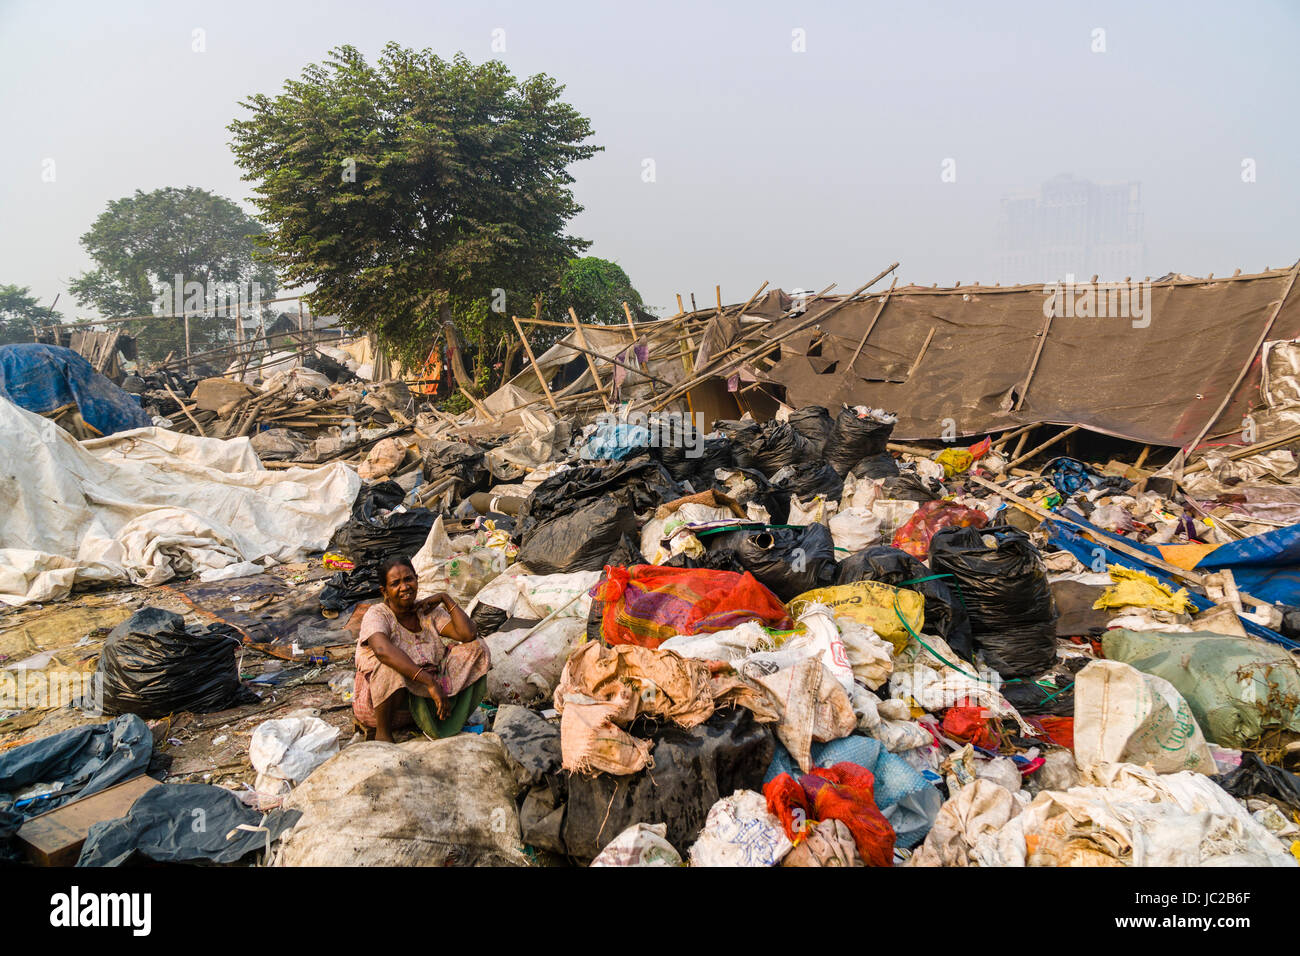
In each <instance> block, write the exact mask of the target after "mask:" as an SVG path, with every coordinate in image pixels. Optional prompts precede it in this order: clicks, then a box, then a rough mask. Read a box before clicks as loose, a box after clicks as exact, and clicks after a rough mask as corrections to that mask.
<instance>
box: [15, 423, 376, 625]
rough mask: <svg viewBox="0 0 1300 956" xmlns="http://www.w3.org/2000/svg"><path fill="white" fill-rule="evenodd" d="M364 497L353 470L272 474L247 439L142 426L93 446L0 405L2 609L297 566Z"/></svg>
mask: <svg viewBox="0 0 1300 956" xmlns="http://www.w3.org/2000/svg"><path fill="white" fill-rule="evenodd" d="M360 487H361V479H360V478H358V477H357V474H356V472H355V471H353V470H352V469H351V468H349V467H348V466H347V465H344V464H342V463H335V464H333V465H330V466H328V467H325V468H314V469H308V468H290V469H286V470H284V471H269V470H267V469H265V468H263V467H262V464H261V462H260V461H259V460H258V458H257V455H256V454H255V453H254V452H253V449H252V446H251V445H250V444H249V441H248V439H246V438H239V439H232V440H229V441H223V440H221V439H216V438H198V437H196V436H193V435H182V434H178V433H176V432H171V431H167V430H166V429H161V428H139V429H135V430H132V431H125V432H120V433H118V434H116V435H113V436H110V437H108V438H101V439H96V440H94V441H90V442H84V443H81V442H78V441H77V440H76V439H75V438H73V437H72V436H71V435H69V434H68V433H67V432H66V431H64V430H63V429H62V428H60V427H59V426H58V425H56V424H54V422H52V421H50V420H48V419H45V418H42V417H41V416H39V415H34V414H32V413H31V412H28V411H25V410H24V409H21V408H19V407H18V406H17V405H15V404H13V403H12V402H10V401H7V400H5V399H0V604H25V603H29V602H32V601H50V600H59V599H62V598H64V597H67V595H68V593H69V592H70V591H71V589H72V586H73V585H74V584H78V583H90V582H121V583H132V584H142V585H152V584H159V583H161V582H163V581H166V580H168V579H170V578H172V577H175V576H176V575H181V574H193V573H197V574H199V575H200V577H203V578H205V579H207V580H212V579H214V578H219V577H223V576H229V575H230V574H231V573H232V572H233V571H235V570H236V568H237V566H239V565H249V563H250V562H259V563H260V564H262V565H269V564H274V563H279V562H284V561H292V560H295V559H298V558H301V557H303V556H304V555H306V554H308V553H310V552H313V551H320V550H323V549H324V547H325V545H326V544H327V543H328V542H329V539H330V536H331V535H332V534H333V533H334V530H335V529H336V528H337V527H338V526H339V525H341V524H342V523H343V522H344V521H346V520H347V518H348V515H349V513H350V511H351V507H352V502H353V499H355V498H356V494H357V491H358V489H359V488H360ZM223 569H225V573H224V574H223V573H222V571H223ZM255 570H256V569H255V568H253V567H251V565H250V566H248V567H247V569H246V570H245V571H243V573H249V572H252V571H255Z"/></svg>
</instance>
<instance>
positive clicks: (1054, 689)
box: [1000, 677, 1074, 717]
mask: <svg viewBox="0 0 1300 956" xmlns="http://www.w3.org/2000/svg"><path fill="white" fill-rule="evenodd" d="M1073 684H1074V678H1072V677H1058V678H1056V681H1055V683H1054V685H1053V686H1050V687H1045V686H1043V685H1042V684H1039V683H1036V682H1034V681H1032V680H1026V681H1024V682H1021V683H1015V684H1003V685H1002V687H1001V688H1000V689H1001V691H1002V696H1003V697H1005V698H1006V699H1007V703H1009V704H1010V705H1011V706H1012V707H1014V708H1015V709H1016V710H1018V711H1020V712H1021V713H1022V714H1029V715H1030V716H1041V715H1043V714H1052V715H1054V716H1056V717H1073V716H1074V687H1073Z"/></svg>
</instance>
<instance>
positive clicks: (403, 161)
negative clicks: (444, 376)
mask: <svg viewBox="0 0 1300 956" xmlns="http://www.w3.org/2000/svg"><path fill="white" fill-rule="evenodd" d="M563 89H564V88H563V87H562V86H558V85H557V84H556V83H555V82H554V81H553V80H551V79H550V78H549V77H547V76H545V75H538V76H534V77H531V78H529V79H527V80H516V79H515V78H514V76H512V75H511V73H510V71H509V70H507V69H506V67H505V66H504V65H503V64H501V63H499V62H495V61H493V62H489V63H484V64H481V65H475V64H473V63H471V62H470V61H469V60H468V59H467V58H466V57H465V56H464V55H457V56H456V57H455V58H453V59H452V60H451V61H450V62H448V61H445V60H442V59H440V58H439V57H437V56H435V55H434V54H433V53H431V52H430V51H428V50H424V51H420V52H416V51H414V50H409V49H405V48H403V47H401V46H399V45H397V44H393V43H390V44H388V46H386V47H385V48H384V51H383V53H382V55H381V56H380V57H379V60H378V62H377V63H376V64H375V65H373V66H372V65H370V64H368V63H367V62H366V61H365V59H364V58H363V57H362V56H361V54H360V53H359V52H358V51H357V50H355V49H354V48H352V47H350V46H343V47H339V48H337V49H335V50H333V51H331V52H330V55H329V57H328V59H327V61H326V62H325V63H324V64H314V65H312V66H309V67H307V69H305V70H304V71H303V73H302V78H301V79H300V80H291V81H289V82H287V83H285V86H284V90H283V91H282V92H281V93H280V94H279V95H278V96H275V97H274V98H271V97H267V96H264V95H258V96H254V97H252V98H250V99H249V100H247V101H246V102H244V103H242V104H241V105H242V106H243V107H245V108H246V109H247V110H249V111H250V114H251V115H249V116H248V118H246V119H241V120H236V121H235V122H233V123H232V124H231V125H230V130H231V132H232V133H233V134H234V142H233V148H234V152H235V157H236V159H237V161H238V162H239V164H240V166H242V167H243V169H244V174H245V175H244V178H245V179H246V180H249V181H251V182H254V183H255V184H256V185H255V186H254V190H253V191H254V197H255V199H254V201H255V202H256V204H257V207H258V209H259V210H260V212H261V216H262V219H263V221H264V222H266V224H267V225H268V226H271V227H273V229H274V231H273V233H272V234H271V235H270V236H269V237H268V240H267V241H268V245H269V247H270V250H271V261H272V262H273V263H274V264H275V265H276V267H277V268H278V269H279V271H280V273H281V274H282V275H283V276H284V278H285V279H286V281H291V282H292V283H293V284H295V285H307V284H311V285H313V286H314V287H315V292H313V293H312V303H313V305H314V306H315V307H316V308H317V309H319V310H320V311H323V312H337V313H339V314H340V315H343V316H345V317H346V319H347V320H348V321H349V323H350V324H352V325H354V326H357V327H359V328H362V329H365V330H367V331H370V332H374V333H377V334H378V335H379V337H380V338H381V340H383V341H384V342H386V343H389V344H392V345H394V346H396V348H397V350H398V351H399V352H400V353H401V354H402V355H403V357H405V358H409V359H413V360H414V359H423V358H424V356H425V354H427V351H428V349H429V347H430V345H431V344H432V343H433V341H434V339H435V337H436V336H437V335H438V333H439V332H441V333H442V335H444V336H445V337H446V339H447V341H448V342H449V343H451V344H453V345H456V346H457V347H458V348H457V351H456V354H455V360H454V361H453V363H452V369H453V372H454V373H455V375H456V378H457V380H458V381H459V382H461V384H462V385H467V386H469V385H471V384H472V383H471V382H470V375H469V373H468V371H467V369H466V367H465V365H464V362H463V358H462V354H461V352H462V349H463V347H464V346H465V345H466V344H467V343H466V342H465V341H464V340H465V339H468V340H469V341H470V342H472V343H473V344H474V345H476V346H477V352H478V355H479V356H480V362H481V361H482V356H483V355H484V354H485V353H486V352H487V349H488V346H489V345H491V344H493V343H495V342H496V341H497V340H499V334H500V330H501V329H503V328H505V327H507V326H509V324H510V319H509V316H510V313H511V312H515V313H520V312H523V311H524V310H525V309H526V308H527V309H528V311H531V305H530V300H529V299H528V298H525V299H524V302H523V303H520V302H518V301H516V300H517V299H518V298H519V296H518V295H515V296H513V297H512V296H511V295H510V292H509V291H507V292H506V295H505V299H506V301H505V303H504V309H503V311H501V312H496V311H493V310H492V308H491V306H492V304H494V303H495V302H496V301H498V300H499V299H500V297H501V294H502V293H501V290H537V291H540V290H542V289H545V288H547V287H549V286H550V285H551V284H552V283H553V282H554V281H555V280H556V279H557V278H558V276H559V274H560V272H561V270H562V269H563V267H564V263H565V262H567V261H568V260H569V259H570V258H572V257H573V256H574V255H575V254H577V253H578V252H580V251H582V250H583V249H585V248H586V247H587V246H588V245H589V243H587V242H585V241H583V240H581V239H577V238H575V237H573V236H568V235H566V234H565V233H564V228H565V223H567V222H568V221H569V220H570V219H571V218H573V216H574V215H576V214H577V213H578V212H580V211H581V209H582V207H581V206H579V205H578V204H577V202H575V201H574V198H573V194H572V192H571V190H570V189H569V185H570V184H571V183H572V182H573V178H572V177H571V176H570V175H569V173H568V167H569V165H570V164H571V163H574V162H576V161H578V160H582V159H586V158H588V157H590V156H591V155H592V154H594V153H595V152H596V151H597V150H598V148H599V147H596V146H590V145H584V141H585V140H587V139H588V138H589V137H590V136H591V129H590V125H589V123H588V121H587V120H586V119H585V118H584V117H582V116H580V115H579V114H578V113H577V112H576V111H575V110H574V109H573V108H572V107H571V106H568V105H567V104H565V103H563V102H561V101H560V94H561V93H562V92H563ZM525 295H527V293H525ZM483 303H487V308H483V307H482V304H483ZM453 319H454V321H453ZM461 333H463V334H461Z"/></svg>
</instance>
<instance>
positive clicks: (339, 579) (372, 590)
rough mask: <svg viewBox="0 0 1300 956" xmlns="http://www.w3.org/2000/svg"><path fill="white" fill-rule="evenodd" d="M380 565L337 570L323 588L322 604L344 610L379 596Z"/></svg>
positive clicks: (380, 589) (331, 608)
mask: <svg viewBox="0 0 1300 956" xmlns="http://www.w3.org/2000/svg"><path fill="white" fill-rule="evenodd" d="M381 591H382V588H381V586H380V583H379V566H378V565H377V564H365V565H361V566H359V567H356V568H353V569H352V570H351V571H338V572H335V574H334V575H333V577H331V578H330V579H329V581H327V582H326V583H325V587H323V588H321V592H320V606H321V607H323V608H324V609H325V610H327V611H339V612H343V611H346V610H348V609H349V608H352V607H355V606H356V605H357V604H359V603H360V602H362V601H367V600H369V599H370V598H375V597H379V595H380V592H381Z"/></svg>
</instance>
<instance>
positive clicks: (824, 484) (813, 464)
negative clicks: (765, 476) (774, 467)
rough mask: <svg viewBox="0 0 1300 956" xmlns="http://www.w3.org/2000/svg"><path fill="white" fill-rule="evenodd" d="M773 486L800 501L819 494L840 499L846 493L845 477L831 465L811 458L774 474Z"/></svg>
mask: <svg viewBox="0 0 1300 956" xmlns="http://www.w3.org/2000/svg"><path fill="white" fill-rule="evenodd" d="M772 487H773V488H774V489H775V490H776V491H778V492H780V493H782V494H791V495H794V497H796V498H798V499H799V500H800V501H808V500H810V499H812V498H815V497H817V496H818V495H822V496H823V497H825V498H827V499H833V500H835V501H838V500H839V498H840V495H841V494H843V493H844V479H843V478H841V477H840V476H839V475H838V474H836V473H835V469H834V468H832V467H831V466H830V465H827V464H825V463H824V462H819V461H815V460H809V461H803V462H799V463H798V464H795V465H791V466H789V467H788V468H786V469H784V470H782V471H781V472H780V473H779V474H776V475H773V476H772Z"/></svg>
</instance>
